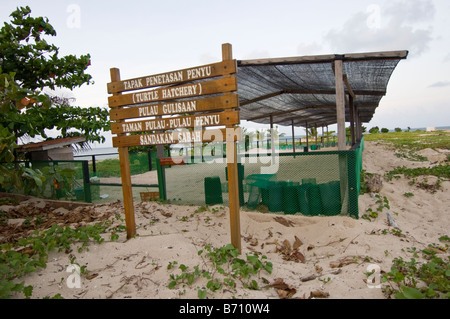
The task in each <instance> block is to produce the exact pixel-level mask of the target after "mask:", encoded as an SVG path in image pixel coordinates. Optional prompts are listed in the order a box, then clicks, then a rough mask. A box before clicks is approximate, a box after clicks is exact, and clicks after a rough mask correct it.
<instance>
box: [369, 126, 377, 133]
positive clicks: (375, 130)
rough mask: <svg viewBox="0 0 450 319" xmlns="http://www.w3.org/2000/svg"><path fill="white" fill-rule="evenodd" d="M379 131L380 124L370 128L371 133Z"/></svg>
mask: <svg viewBox="0 0 450 319" xmlns="http://www.w3.org/2000/svg"><path fill="white" fill-rule="evenodd" d="M379 132H380V128H379V127H378V126H375V127H372V128H371V129H370V130H369V133H371V134H376V133H379Z"/></svg>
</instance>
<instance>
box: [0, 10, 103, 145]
mask: <svg viewBox="0 0 450 319" xmlns="http://www.w3.org/2000/svg"><path fill="white" fill-rule="evenodd" d="M10 16H11V22H10V23H4V26H3V27H2V28H1V29H0V101H1V103H2V104H1V108H0V115H1V116H0V127H4V128H7V129H8V130H9V131H10V132H11V133H12V134H13V135H14V136H15V138H16V140H17V139H18V138H21V137H23V136H30V137H35V136H42V137H43V138H47V135H46V134H45V130H46V129H54V128H56V129H58V130H60V132H61V133H60V134H61V136H62V137H70V136H74V135H84V136H86V140H87V141H88V142H93V141H98V142H103V141H104V137H103V136H102V134H100V131H101V130H105V131H106V130H109V129H110V123H109V121H108V115H109V114H108V111H107V110H106V109H102V108H98V107H92V108H82V107H74V106H70V105H69V100H68V99H64V98H58V97H52V98H49V97H48V96H47V95H45V94H42V91H43V90H44V89H46V88H48V89H51V90H54V89H55V88H67V89H69V90H72V89H74V88H76V87H80V86H81V85H83V84H90V83H92V77H91V76H90V75H89V74H87V73H85V70H86V69H87V68H88V66H89V65H90V63H91V62H90V56H89V54H87V55H82V56H80V57H76V56H74V55H67V56H63V57H60V56H59V48H57V47H56V46H55V45H53V44H49V43H48V42H47V41H46V39H45V37H47V36H56V31H55V30H54V28H53V27H52V25H51V24H50V23H49V21H48V19H47V18H43V17H37V18H35V17H32V16H31V9H30V8H29V7H28V6H27V7H20V8H17V10H15V11H14V12H13V13H12V14H11V15H10Z"/></svg>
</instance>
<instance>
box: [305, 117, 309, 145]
mask: <svg viewBox="0 0 450 319" xmlns="http://www.w3.org/2000/svg"><path fill="white" fill-rule="evenodd" d="M305 129H306V148H307V149H309V138H308V135H309V134H308V121H306V122H305Z"/></svg>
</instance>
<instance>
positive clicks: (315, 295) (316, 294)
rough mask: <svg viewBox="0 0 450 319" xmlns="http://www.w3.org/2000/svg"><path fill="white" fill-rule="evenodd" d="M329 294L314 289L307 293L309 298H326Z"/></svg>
mask: <svg viewBox="0 0 450 319" xmlns="http://www.w3.org/2000/svg"><path fill="white" fill-rule="evenodd" d="M329 296H330V294H329V293H328V292H326V291H320V290H315V291H311V293H310V294H309V299H311V298H328V297H329Z"/></svg>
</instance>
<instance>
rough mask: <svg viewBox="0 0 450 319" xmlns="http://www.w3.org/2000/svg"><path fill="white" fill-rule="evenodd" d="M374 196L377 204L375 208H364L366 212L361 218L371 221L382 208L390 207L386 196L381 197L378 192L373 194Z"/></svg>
mask: <svg viewBox="0 0 450 319" xmlns="http://www.w3.org/2000/svg"><path fill="white" fill-rule="evenodd" d="M375 198H376V199H377V200H376V202H375V203H376V204H378V206H377V207H376V209H375V210H373V209H372V208H368V209H367V210H366V212H367V214H363V215H362V216H361V218H363V219H366V220H368V221H372V220H373V219H376V218H377V217H378V214H379V213H381V212H382V211H383V209H385V208H386V209H391V207H390V205H389V200H388V199H387V197H386V196H383V197H381V195H380V194H375Z"/></svg>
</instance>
